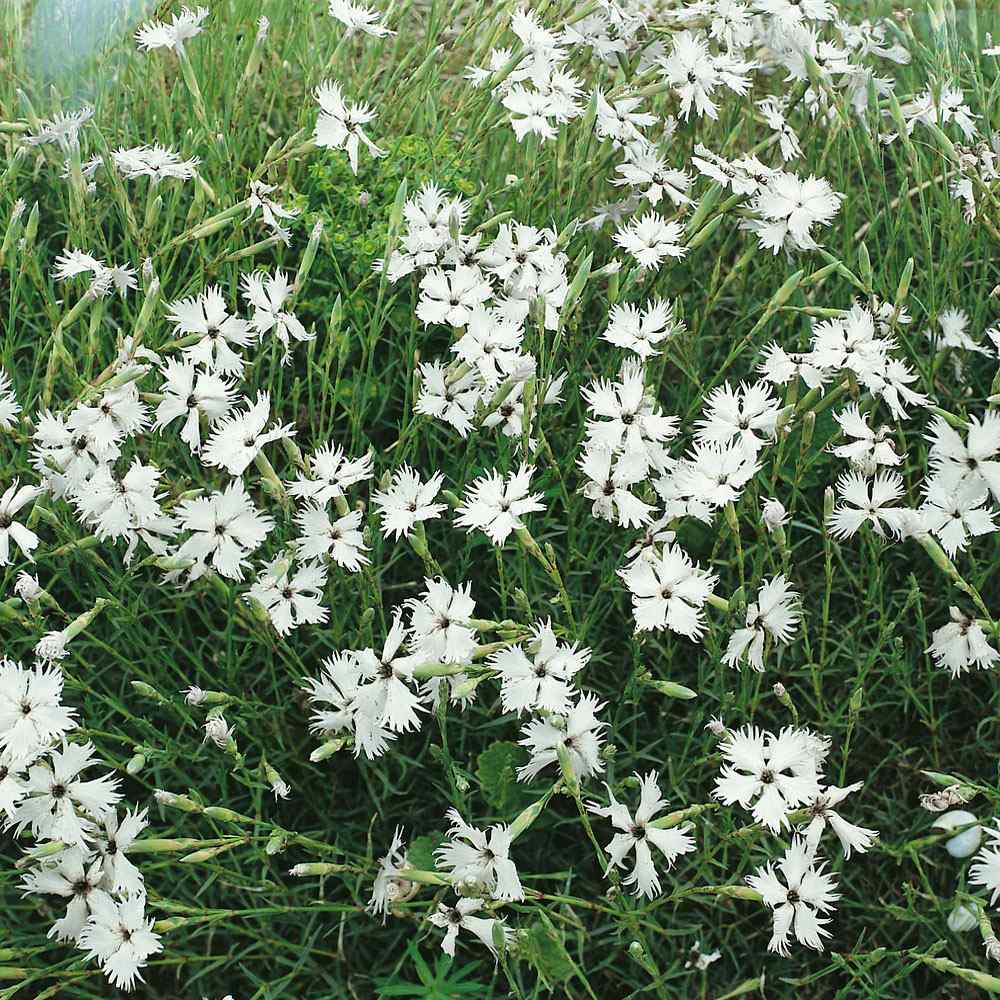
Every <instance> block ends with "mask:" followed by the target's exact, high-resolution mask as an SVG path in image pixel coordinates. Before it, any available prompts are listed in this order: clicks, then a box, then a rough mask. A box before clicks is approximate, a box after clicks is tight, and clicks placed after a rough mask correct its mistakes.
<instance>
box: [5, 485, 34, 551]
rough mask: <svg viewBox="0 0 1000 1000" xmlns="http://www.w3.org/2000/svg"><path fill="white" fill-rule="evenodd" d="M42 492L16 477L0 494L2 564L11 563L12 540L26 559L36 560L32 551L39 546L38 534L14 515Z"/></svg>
mask: <svg viewBox="0 0 1000 1000" xmlns="http://www.w3.org/2000/svg"><path fill="white" fill-rule="evenodd" d="M41 493H42V491H41V489H40V488H39V487H37V486H27V485H25V486H21V485H20V482H19V481H18V480H17V479H15V480H14V482H13V483H12V484H11V485H10V486H8V487H7V490H6V492H5V493H4V494H3V495H2V496H0V566H8V565H10V562H11V558H10V543H11V542H12V541H13V542H14V543H15V544H16V545H17V547H18V548H19V549H20V550H21V554H22V555H23V556H24V557H25V558H26V559H28V560H29V561H30V562H34V559H33V558H32V555H31V553H32V552H34V551H35V549H37V548H38V543H39V538H38V535H36V534H35V533H34V532H33V531H32V530H31V529H30V528H26V527H25V526H24V525H23V524H19V523H18V522H17V521H15V520H14V516H15V515H16V514H17V513H18V511H20V510H21V508H22V507H25V506H26V505H27V504H29V503H31V502H32V500H34V499H36V498H37V497H39V496H41Z"/></svg>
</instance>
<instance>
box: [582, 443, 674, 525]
mask: <svg viewBox="0 0 1000 1000" xmlns="http://www.w3.org/2000/svg"><path fill="white" fill-rule="evenodd" d="M612 465H613V466H614V468H612ZM579 466H580V470H581V471H582V472H583V474H584V475H585V476H586V477H587V479H588V482H587V483H585V484H584V487H583V489H582V491H581V492H582V493H583V495H584V496H585V497H586V498H587V499H588V500H593V502H594V505H593V507H592V508H591V511H592V513H593V515H594V517H602V518H604V520H605V521H617V522H618V524H620V525H622V526H623V527H626V528H638V527H640V526H641V525H643V524H645V523H646V522H647V521H649V520H650V519H651V518H652V516H653V511H654V509H655V508H653V507H652V506H650V505H649V504H648V503H646V502H645V501H643V500H640V499H639V498H638V497H637V496H635V495H633V493H632V492H631V490H630V487H632V486H635V485H636V484H637V483H641V482H643V481H644V480H645V478H646V470H645V469H644V468H643V465H642V463H640V462H635V461H633V460H631V459H630V457H629V456H627V455H625V456H622V457H620V458H618V459H615V456H614V454H613V452H610V451H605V450H603V449H601V448H591V449H589V450H587V451H585V452H584V453H583V455H581V456H580V459H579Z"/></svg>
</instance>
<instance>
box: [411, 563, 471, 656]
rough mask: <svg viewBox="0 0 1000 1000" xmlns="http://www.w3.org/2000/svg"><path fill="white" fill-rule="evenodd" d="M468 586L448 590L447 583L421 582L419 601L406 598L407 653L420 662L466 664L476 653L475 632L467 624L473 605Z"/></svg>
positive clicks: (440, 580)
mask: <svg viewBox="0 0 1000 1000" xmlns="http://www.w3.org/2000/svg"><path fill="white" fill-rule="evenodd" d="M471 590H472V585H471V584H468V583H467V584H465V586H464V587H463V586H459V587H456V588H452V586H451V584H450V583H448V581H447V580H444V579H437V580H430V579H425V580H424V592H423V594H421V596H420V598H419V599H418V598H412V597H411V598H410V599H409V600H407V602H406V608H407V609H408V610H409V612H410V630H411V635H410V649H411V651H412V652H413V653H415V654H418V655H419V656H421V657H422V658H423V659H424V660H427V661H438V662H441V663H466V662H467V661H468V660H469V658H470V657H471V656H472V654H473V653H474V652H475V649H476V630H475V629H474V628H472V627H471V626H470V624H469V620H470V619H471V618H472V614H473V612H474V611H475V610H476V602H475V601H474V600H473V599H472V596H471Z"/></svg>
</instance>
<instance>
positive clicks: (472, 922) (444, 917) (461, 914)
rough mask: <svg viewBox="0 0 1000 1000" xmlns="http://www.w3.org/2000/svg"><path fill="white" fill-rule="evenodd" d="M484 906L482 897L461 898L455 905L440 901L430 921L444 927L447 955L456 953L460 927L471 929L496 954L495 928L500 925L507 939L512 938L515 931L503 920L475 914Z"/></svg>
mask: <svg viewBox="0 0 1000 1000" xmlns="http://www.w3.org/2000/svg"><path fill="white" fill-rule="evenodd" d="M482 908H483V901H482V900H481V899H470V898H465V899H459V900H458V901H457V902H456V903H455V905H454V906H448V905H447V904H446V903H438V909H437V913H432V914H431V917H430V921H431V923H432V924H434V926H435V927H442V928H444V931H445V934H444V938H443V939H442V941H441V949H442V951H444V953H445V954H446V955H452V956H453V955H454V954H455V941H456V939H457V938H458V932H459V930H460V929H464V930H467V931H470V932H471V933H473V934H475V936H476V937H477V938H479V940H480V941H482V943H483V944H484V945H486V947H487V948H489V950H490V951H491V952H492V953H493V954H494V955H495V954H496V953H497V949H496V945H495V944H494V943H493V934H494V930H495V928H497V927H499V928H500V932H501V933H502V934H503V937H504V939H505V940H508V941H509V940H510V938H511V937H513V934H514V932H513V931H512V930H511V929H510V928H509V927H507V925H506V924H504V922H503V921H502V920H497V919H495V918H486V917H477V916H474V914H475V913H477V912H478V911H479V910H481V909H482Z"/></svg>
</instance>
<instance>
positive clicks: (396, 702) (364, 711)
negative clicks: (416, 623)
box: [353, 611, 423, 756]
mask: <svg viewBox="0 0 1000 1000" xmlns="http://www.w3.org/2000/svg"><path fill="white" fill-rule="evenodd" d="M405 637H406V629H405V628H404V627H403V621H402V615H401V614H400V613H399V612H398V611H397V612H396V613H395V616H394V618H393V622H392V628H390V629H389V634H388V635H387V636H386V639H385V643H384V644H383V646H382V651H381V652H380V653H376V652H375V650H373V649H371V648H368V649H363V650H361V651H360V652H355V653H353V656H354V659H355V660H356V662H357V664H358V667H359V668H360V670H361V676H362V678H363V679H364V681H365V683H364V684H362V685H360V686H359V687H358V690H357V693H356V694H355V709H356V711H355V716H354V726H355V732H356V738H357V740H358V743H359V748H360V747H364V746H368V745H370V744H371V741H372V740H373V739H374V740H377V738H378V735H377V734H378V733H379V731H380V730H381V729H383V728H385V729H388V730H390V731H391V732H393V733H403V732H409V731H410V730H413V729H419V728H420V718H419V716H418V715H417V710H418V708H420V707H421V705H420V702H421V698H420V696H419V695H418V694H416V693H414V691H413V690H412V689H411V688H410V686H409V685H410V684H413V683H415V681H414V677H413V671H414V668H415V667H417V666H419V664H420V663H422V662H423V657H421V656H417V655H412V654H411V655H399V654H400V647H401V646H402V645H403V640H404V638H405ZM369 756H371V754H369Z"/></svg>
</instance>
